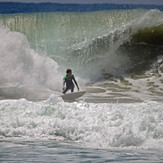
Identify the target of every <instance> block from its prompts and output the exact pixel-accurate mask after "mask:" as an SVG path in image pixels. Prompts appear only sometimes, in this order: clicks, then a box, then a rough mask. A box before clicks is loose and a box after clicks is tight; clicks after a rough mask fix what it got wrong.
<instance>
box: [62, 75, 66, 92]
mask: <svg viewBox="0 0 163 163" xmlns="http://www.w3.org/2000/svg"><path fill="white" fill-rule="evenodd" d="M62 89H63V91H64V90H65V77H64V78H63V88H62Z"/></svg>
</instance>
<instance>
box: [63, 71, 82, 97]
mask: <svg viewBox="0 0 163 163" xmlns="http://www.w3.org/2000/svg"><path fill="white" fill-rule="evenodd" d="M66 73H67V74H66V76H64V78H63V93H64V94H65V93H66V92H67V91H68V90H71V92H74V87H75V86H74V83H75V85H76V87H77V89H78V91H79V86H78V83H77V82H76V80H75V77H74V75H72V71H71V69H67V71H66ZM73 82H74V83H73ZM65 83H66V88H65Z"/></svg>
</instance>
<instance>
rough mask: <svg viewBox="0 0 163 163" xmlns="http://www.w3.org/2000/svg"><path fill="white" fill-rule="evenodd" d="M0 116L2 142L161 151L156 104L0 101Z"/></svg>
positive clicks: (161, 109)
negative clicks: (31, 141) (53, 141)
mask: <svg viewBox="0 0 163 163" xmlns="http://www.w3.org/2000/svg"><path fill="white" fill-rule="evenodd" d="M0 115H1V116H0V137H2V136H3V137H4V138H6V137H12V138H14V137H21V138H22V137H28V138H43V137H45V138H52V139H56V140H61V139H64V140H68V141H75V142H80V143H82V144H83V145H84V144H85V145H88V146H91V147H102V148H109V147H128V148H129V147H133V146H134V147H136V148H138V147H140V148H145V149H148V148H154V149H160V146H159V144H161V143H163V142H162V137H163V132H162V128H163V123H162V115H163V107H162V104H161V103H156V102H155V103H153V102H147V103H139V104H88V103H83V102H81V103H76V102H75V103H64V102H63V100H62V99H61V98H60V97H58V96H57V95H52V96H51V97H50V98H49V99H48V100H46V101H42V102H38V103H34V102H29V101H27V100H25V99H21V100H14V101H1V103H0ZM151 140H152V141H151ZM149 142H150V143H149ZM152 142H153V143H152Z"/></svg>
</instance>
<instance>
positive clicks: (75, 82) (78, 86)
mask: <svg viewBox="0 0 163 163" xmlns="http://www.w3.org/2000/svg"><path fill="white" fill-rule="evenodd" d="M73 80H74V83H75V85H76V87H77V89H78V91H79V86H78V83H77V81H76V79H75V77H74V76H73Z"/></svg>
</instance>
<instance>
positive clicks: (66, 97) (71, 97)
mask: <svg viewBox="0 0 163 163" xmlns="http://www.w3.org/2000/svg"><path fill="white" fill-rule="evenodd" d="M85 93H86V91H79V92H73V93H67V94H64V95H61V97H62V99H63V100H64V101H65V102H74V101H75V100H76V99H77V98H79V97H81V96H83V95H84V94H85Z"/></svg>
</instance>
